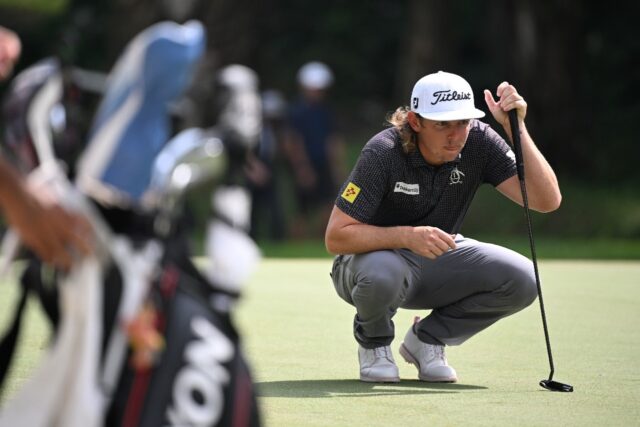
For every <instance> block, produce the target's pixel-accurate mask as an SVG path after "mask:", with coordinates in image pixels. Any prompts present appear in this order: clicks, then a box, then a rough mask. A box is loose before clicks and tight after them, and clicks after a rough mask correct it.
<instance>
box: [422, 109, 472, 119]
mask: <svg viewBox="0 0 640 427" xmlns="http://www.w3.org/2000/svg"><path fill="white" fill-rule="evenodd" d="M417 114H419V115H420V117H424V118H425V119H429V120H438V121H443V122H448V121H451V120H468V119H480V118H482V117H484V116H485V114H484V111H482V110H478V109H477V108H474V109H473V110H464V111H460V110H458V111H441V112H438V113H424V114H423V113H417Z"/></svg>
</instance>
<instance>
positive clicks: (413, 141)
mask: <svg viewBox="0 0 640 427" xmlns="http://www.w3.org/2000/svg"><path fill="white" fill-rule="evenodd" d="M409 111H411V109H410V108H409V107H407V106H404V107H398V108H397V109H396V111H394V112H393V113H390V114H389V115H388V116H387V123H389V125H391V126H393V127H394V128H395V129H396V130H397V131H398V133H400V138H401V140H402V150H403V151H404V152H405V153H406V154H409V153H411V152H413V151H415V150H416V148H417V146H418V134H417V133H416V132H415V131H414V130H413V129H411V126H410V125H409V120H408V118H407V116H408V114H409Z"/></svg>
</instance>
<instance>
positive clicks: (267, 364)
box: [0, 258, 640, 427]
mask: <svg viewBox="0 0 640 427" xmlns="http://www.w3.org/2000/svg"><path fill="white" fill-rule="evenodd" d="M330 265H331V261H330V259H327V258H323V259H313V260H308V259H266V260H263V262H262V264H261V266H260V268H259V270H258V272H257V273H256V274H255V275H254V277H253V278H252V279H251V281H250V283H249V284H248V286H247V288H246V291H245V295H244V298H243V300H242V301H241V303H240V304H239V306H238V311H237V313H236V315H235V318H236V322H237V325H238V327H239V329H240V330H241V332H242V336H243V338H244V347H245V351H246V354H247V356H248V358H249V360H250V361H251V363H252V365H253V371H254V376H255V381H256V387H257V390H258V392H259V404H260V406H261V412H262V415H263V418H264V420H265V425H266V426H270V427H283V426H284V427H286V426H296V427H297V426H396V425H402V426H425V425H438V426H439V425H447V426H449V425H450V426H458V425H460V426H463V425H465V426H466V425H474V426H476V425H480V426H484V425H486V426H501V425H505V426H507V425H508V426H546V425H570V426H602V425H620V426H622V425H624V426H626V425H638V424H640V406H638V404H637V402H639V401H640V387H639V386H640V359H639V358H638V355H639V354H640V330H639V328H638V325H640V310H638V307H639V306H640V262H604V261H547V260H544V261H541V262H540V273H541V279H542V286H543V292H544V298H545V305H546V308H547V318H548V322H549V327H550V334H551V342H552V346H553V355H554V358H555V364H556V374H555V376H554V379H557V380H558V381H563V382H567V383H570V384H572V385H573V386H574V387H575V392H574V393H552V392H549V391H546V390H544V389H542V388H541V387H540V386H538V382H539V381H540V380H541V379H544V378H546V377H547V375H548V373H549V368H548V362H547V355H546V350H545V346H544V336H543V333H542V325H541V321H540V312H539V307H538V304H537V302H536V303H534V305H532V306H530V307H529V308H527V309H526V310H524V311H522V312H520V313H518V314H516V315H514V316H511V317H509V318H507V319H504V320H502V321H500V322H498V323H497V324H496V325H494V326H492V327H491V328H489V329H487V330H486V331H484V332H482V333H481V334H479V335H478V336H476V337H474V338H472V339H471V340H469V341H468V342H467V343H465V344H463V345H462V346H459V347H452V348H449V349H448V353H447V355H448V358H449V361H450V363H451V364H452V365H453V366H454V367H455V368H456V369H457V371H458V375H459V377H460V381H459V382H458V383H457V384H443V385H437V384H427V383H422V382H419V381H417V380H416V370H415V368H414V367H413V366H411V365H408V364H406V363H405V362H404V361H403V360H402V359H401V357H400V355H399V354H398V352H397V347H398V346H399V344H400V339H397V340H396V342H394V343H393V345H392V348H393V350H394V352H395V355H396V361H397V362H398V366H399V368H400V374H401V377H402V382H401V383H400V384H397V385H383V384H364V383H361V382H359V381H357V376H358V363H357V356H356V348H357V347H356V344H355V342H354V340H353V338H352V335H351V321H352V316H353V314H354V312H353V309H352V308H351V307H350V306H349V305H348V304H346V303H344V302H343V301H342V300H340V298H339V297H338V296H337V295H336V294H335V292H334V290H333V286H332V284H331V281H330V278H329V275H328V271H329V269H330ZM0 285H2V286H0V322H2V324H6V321H7V319H8V318H9V314H10V313H9V311H10V310H8V308H7V307H8V306H9V305H10V303H11V300H12V298H13V292H12V289H13V286H8V284H7V283H2V284H0ZM34 307H37V305H35V304H32V305H31V308H30V310H29V316H30V317H29V318H28V319H27V325H26V326H27V327H28V329H27V331H26V332H27V335H28V337H27V338H28V339H27V340H26V341H24V342H23V344H22V348H21V353H20V358H19V359H18V360H17V362H18V363H17V366H16V368H17V371H15V372H14V373H13V374H12V377H11V380H10V384H9V393H11V392H13V391H15V389H16V387H17V386H18V384H20V382H21V381H23V379H24V377H25V376H26V375H27V372H29V370H30V369H32V368H33V366H34V365H35V364H36V363H37V360H38V356H39V354H40V353H41V349H42V346H43V345H44V343H45V342H46V327H45V324H44V322H42V319H41V316H39V315H38V314H37V313H36V312H35V310H34ZM425 314H426V313H419V312H415V311H405V310H401V311H400V312H399V313H398V315H397V316H396V318H395V324H396V327H397V331H398V336H400V337H401V336H402V335H404V332H405V331H406V328H407V327H408V326H409V324H410V322H411V319H412V318H413V316H414V315H421V316H423V315H425Z"/></svg>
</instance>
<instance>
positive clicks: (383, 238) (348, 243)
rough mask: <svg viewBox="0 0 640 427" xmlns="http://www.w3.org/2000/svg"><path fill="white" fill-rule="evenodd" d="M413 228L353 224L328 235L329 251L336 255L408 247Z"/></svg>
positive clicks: (327, 244)
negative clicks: (408, 237)
mask: <svg viewBox="0 0 640 427" xmlns="http://www.w3.org/2000/svg"><path fill="white" fill-rule="evenodd" d="M412 228H413V227H410V226H396V227H378V226H374V225H368V224H351V225H347V226H345V227H342V228H341V229H340V230H339V231H336V232H333V233H331V235H330V236H327V239H326V246H327V250H328V251H329V252H331V253H333V254H336V255H337V254H357V253H363V252H371V251H376V250H382V249H401V248H406V247H407V244H406V240H407V236H408V234H409V233H411V230H412Z"/></svg>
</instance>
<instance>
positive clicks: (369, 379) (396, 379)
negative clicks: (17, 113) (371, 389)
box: [360, 375, 400, 383]
mask: <svg viewBox="0 0 640 427" xmlns="http://www.w3.org/2000/svg"><path fill="white" fill-rule="evenodd" d="M360 381H362V382H365V383H399V382H400V378H399V377H367V376H364V375H360Z"/></svg>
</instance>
